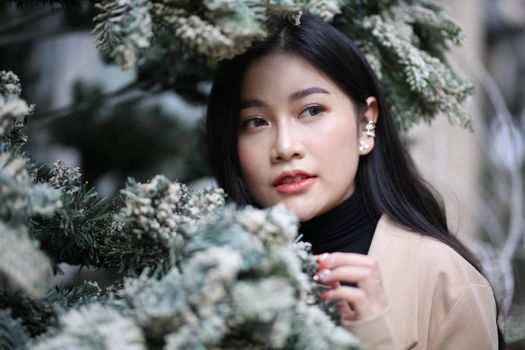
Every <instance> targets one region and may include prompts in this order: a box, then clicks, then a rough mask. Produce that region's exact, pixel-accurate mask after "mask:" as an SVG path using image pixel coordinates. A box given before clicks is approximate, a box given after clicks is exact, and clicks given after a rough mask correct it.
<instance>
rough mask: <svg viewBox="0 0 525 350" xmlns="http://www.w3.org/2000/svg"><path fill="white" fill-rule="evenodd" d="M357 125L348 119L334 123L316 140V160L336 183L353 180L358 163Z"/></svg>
mask: <svg viewBox="0 0 525 350" xmlns="http://www.w3.org/2000/svg"><path fill="white" fill-rule="evenodd" d="M356 128H357V125H356V123H355V121H354V120H353V119H350V118H348V119H347V120H342V121H341V122H340V123H335V124H334V125H332V127H331V128H330V129H329V130H326V133H325V134H324V135H325V137H322V138H317V142H316V147H314V149H316V150H317V151H316V152H317V155H318V159H320V160H321V161H322V162H323V163H324V164H323V168H324V169H325V170H326V171H327V173H328V174H332V175H331V176H330V177H331V179H333V180H334V181H336V182H341V181H343V182H345V181H347V180H348V179H349V178H350V179H353V177H354V176H355V172H356V170H357V164H358V161H359V148H358V137H357V129H356Z"/></svg>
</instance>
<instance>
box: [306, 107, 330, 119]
mask: <svg viewBox="0 0 525 350" xmlns="http://www.w3.org/2000/svg"><path fill="white" fill-rule="evenodd" d="M324 111H326V109H325V108H324V107H323V106H321V105H310V106H307V107H306V108H305V109H303V111H302V112H301V116H304V117H306V118H308V117H315V116H316V115H318V114H321V113H322V112H324Z"/></svg>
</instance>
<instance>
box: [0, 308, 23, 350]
mask: <svg viewBox="0 0 525 350" xmlns="http://www.w3.org/2000/svg"><path fill="white" fill-rule="evenodd" d="M28 343H29V337H28V336H27V334H26V332H25V329H24V327H23V326H22V325H21V324H20V322H19V321H18V320H15V319H13V318H12V317H11V312H10V310H0V348H1V349H4V350H25V349H27V346H26V344H28Z"/></svg>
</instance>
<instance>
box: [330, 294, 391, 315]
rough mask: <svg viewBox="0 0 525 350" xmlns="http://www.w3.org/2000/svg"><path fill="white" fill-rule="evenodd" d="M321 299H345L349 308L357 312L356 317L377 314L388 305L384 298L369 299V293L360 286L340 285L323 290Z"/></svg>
mask: <svg viewBox="0 0 525 350" xmlns="http://www.w3.org/2000/svg"><path fill="white" fill-rule="evenodd" d="M321 298H322V299H328V300H340V301H346V302H347V303H349V304H350V306H351V309H353V310H355V311H356V312H357V315H356V317H357V318H363V317H368V316H372V315H374V314H377V313H379V312H381V311H383V310H384V309H385V307H386V306H387V305H388V303H387V302H386V300H375V301H373V300H371V299H370V297H369V295H368V294H367V293H366V292H365V291H364V290H363V289H361V288H354V287H347V286H341V287H339V288H336V289H332V290H329V291H326V292H324V293H323V294H322V295H321Z"/></svg>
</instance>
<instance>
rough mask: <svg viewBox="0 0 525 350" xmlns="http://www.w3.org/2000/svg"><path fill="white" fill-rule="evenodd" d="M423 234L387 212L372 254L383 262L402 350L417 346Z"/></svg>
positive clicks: (379, 227) (385, 280)
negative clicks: (414, 230) (420, 247)
mask: <svg viewBox="0 0 525 350" xmlns="http://www.w3.org/2000/svg"><path fill="white" fill-rule="evenodd" d="M420 238H421V236H420V235H419V234H417V233H412V232H409V231H407V230H405V229H402V228H400V227H399V226H396V225H395V224H394V223H393V222H392V221H391V220H390V219H388V218H387V217H386V216H385V215H383V216H382V217H381V218H380V220H379V222H378V223H377V227H376V230H375V232H374V237H373V239H372V244H371V246H370V249H369V252H368V255H369V256H370V257H372V258H374V259H376V260H377V261H378V263H379V268H380V271H381V275H382V279H383V287H384V290H385V293H386V296H387V298H388V301H389V304H390V315H391V317H392V323H393V325H394V327H395V329H396V333H397V334H396V336H397V340H398V342H399V344H400V345H401V348H402V349H411V348H413V347H414V346H416V343H417V339H418V334H417V329H418V305H419V242H420Z"/></svg>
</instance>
